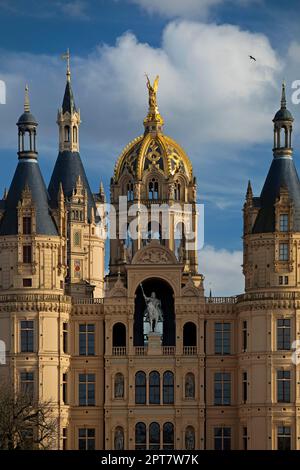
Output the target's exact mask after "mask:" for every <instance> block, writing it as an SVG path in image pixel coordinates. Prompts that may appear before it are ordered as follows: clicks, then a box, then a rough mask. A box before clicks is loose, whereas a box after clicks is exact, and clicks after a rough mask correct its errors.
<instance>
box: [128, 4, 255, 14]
mask: <svg viewBox="0 0 300 470" xmlns="http://www.w3.org/2000/svg"><path fill="white" fill-rule="evenodd" d="M129 1H130V2H131V3H134V4H136V5H139V6H140V7H141V8H143V9H144V10H145V11H147V12H148V13H150V14H154V13H158V14H159V15H162V16H164V17H167V18H174V17H176V18H177V17H180V18H195V17H197V18H204V17H207V15H208V14H209V12H210V10H211V9H212V8H214V7H216V6H217V5H220V4H228V3H234V4H240V5H246V4H248V3H251V2H252V3H253V1H256V2H257V1H259V0H151V1H150V0H129Z"/></svg>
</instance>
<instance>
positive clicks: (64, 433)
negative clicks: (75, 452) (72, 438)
mask: <svg viewBox="0 0 300 470" xmlns="http://www.w3.org/2000/svg"><path fill="white" fill-rule="evenodd" d="M67 440H68V434H67V428H63V430H62V448H63V450H67Z"/></svg>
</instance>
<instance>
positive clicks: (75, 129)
mask: <svg viewBox="0 0 300 470" xmlns="http://www.w3.org/2000/svg"><path fill="white" fill-rule="evenodd" d="M73 142H74V143H75V144H76V143H77V127H76V126H73Z"/></svg>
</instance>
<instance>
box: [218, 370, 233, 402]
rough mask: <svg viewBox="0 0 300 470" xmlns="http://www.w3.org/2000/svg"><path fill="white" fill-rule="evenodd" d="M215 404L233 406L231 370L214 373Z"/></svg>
mask: <svg viewBox="0 0 300 470" xmlns="http://www.w3.org/2000/svg"><path fill="white" fill-rule="evenodd" d="M214 405H215V406H231V372H215V373H214Z"/></svg>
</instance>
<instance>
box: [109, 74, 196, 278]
mask: <svg viewBox="0 0 300 470" xmlns="http://www.w3.org/2000/svg"><path fill="white" fill-rule="evenodd" d="M158 80H159V77H156V79H155V81H154V83H153V85H151V83H150V81H149V78H148V77H147V88H148V92H149V109H148V114H147V116H146V118H145V119H144V129H145V130H144V134H143V135H141V136H140V137H137V138H136V139H134V140H133V141H132V142H130V143H129V144H128V145H127V146H126V147H125V149H124V151H123V152H122V154H121V156H120V157H119V159H118V161H117V164H116V166H115V171H114V176H113V178H112V180H111V188H110V190H111V203H112V204H113V205H114V207H115V213H116V215H117V223H116V237H115V239H111V242H110V278H109V280H110V279H111V278H113V279H115V278H116V275H117V273H118V272H121V273H122V274H124V273H125V267H126V265H130V264H131V262H132V260H133V258H134V256H135V254H136V253H137V252H138V251H139V250H140V249H141V248H142V247H145V246H147V245H148V244H149V243H151V241H153V240H156V241H157V243H159V244H160V245H162V246H165V247H167V248H168V249H169V250H170V251H171V252H172V253H173V254H174V256H175V257H176V259H177V261H179V262H180V263H182V264H183V265H184V272H185V274H186V276H188V274H192V275H193V276H196V275H197V272H198V261H197V249H196V246H195V245H196V244H195V245H193V247H192V248H188V245H189V241H191V240H192V239H193V240H195V239H196V238H197V208H196V178H195V177H194V176H193V170H192V165H191V162H190V160H189V158H188V156H187V155H186V153H185V152H184V150H183V149H182V148H181V147H180V145H179V144H178V143H177V142H176V141H175V140H173V139H172V138H171V137H168V136H166V135H165V134H164V132H163V124H164V120H163V118H162V117H161V115H160V113H159V110H158V104H157V89H158ZM189 236H190V237H189ZM191 245H192V243H191Z"/></svg>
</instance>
